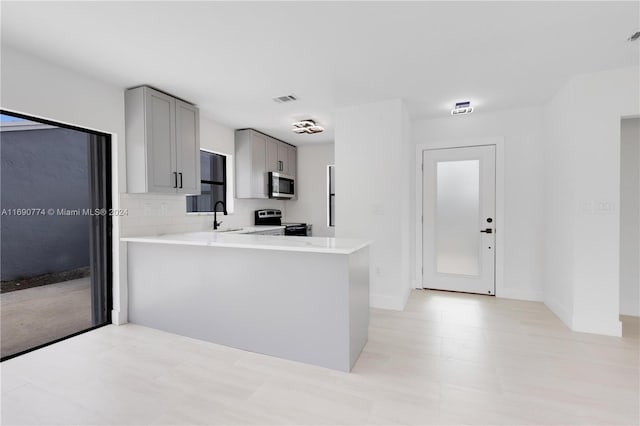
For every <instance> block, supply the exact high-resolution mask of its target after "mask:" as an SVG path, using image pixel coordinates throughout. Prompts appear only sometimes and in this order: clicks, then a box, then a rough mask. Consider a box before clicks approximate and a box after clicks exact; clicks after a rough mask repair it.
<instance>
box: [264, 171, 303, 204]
mask: <svg viewBox="0 0 640 426" xmlns="http://www.w3.org/2000/svg"><path fill="white" fill-rule="evenodd" d="M268 180H269V198H277V199H280V200H289V199H291V198H293V197H294V196H295V195H296V191H295V189H296V185H295V178H294V177H293V176H289V175H285V174H282V173H276V172H269V174H268Z"/></svg>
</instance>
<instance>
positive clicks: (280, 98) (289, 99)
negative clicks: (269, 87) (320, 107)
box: [273, 95, 298, 104]
mask: <svg viewBox="0 0 640 426" xmlns="http://www.w3.org/2000/svg"><path fill="white" fill-rule="evenodd" d="M273 100H274V101H275V102H277V103H279V104H282V103H285V102H293V101H297V100H298V98H297V97H296V95H285V96H278V97H277V98H273Z"/></svg>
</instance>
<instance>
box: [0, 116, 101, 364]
mask: <svg viewBox="0 0 640 426" xmlns="http://www.w3.org/2000/svg"><path fill="white" fill-rule="evenodd" d="M110 143H111V141H110V137H109V135H106V134H101V133H96V132H91V131H87V130H84V129H79V128H73V127H69V126H63V125H59V124H56V123H52V122H45V121H41V120H36V119H33V118H30V117H26V116H22V115H18V114H13V113H7V112H2V115H0V212H1V216H0V240H1V247H0V278H1V292H0V303H1V310H0V312H1V318H0V319H1V328H2V329H1V331H2V334H1V338H2V341H1V348H2V353H1V356H2V359H7V358H11V357H13V356H15V355H17V354H21V353H23V352H25V351H29V350H32V349H34V348H38V347H40V346H43V345H46V344H50V343H52V342H55V341H57V340H60V339H63V338H66V337H69V336H72V335H75V334H77V333H80V332H83V331H86V330H89V329H92V328H95V327H99V326H101V325H104V324H107V323H109V322H110V320H111V319H110V313H111V304H112V302H111V215H110V213H111V211H110V209H111V175H110V170H111V158H110V152H111V147H110Z"/></svg>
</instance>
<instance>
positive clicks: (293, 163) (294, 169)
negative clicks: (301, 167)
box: [287, 146, 298, 177]
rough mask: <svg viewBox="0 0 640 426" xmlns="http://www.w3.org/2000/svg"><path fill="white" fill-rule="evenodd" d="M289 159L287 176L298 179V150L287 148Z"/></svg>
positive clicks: (293, 147)
mask: <svg viewBox="0 0 640 426" xmlns="http://www.w3.org/2000/svg"><path fill="white" fill-rule="evenodd" d="M287 158H288V163H287V174H288V175H289V176H293V177H296V173H298V148H296V147H295V146H289V147H288V148H287Z"/></svg>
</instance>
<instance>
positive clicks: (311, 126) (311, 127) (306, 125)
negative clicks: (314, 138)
mask: <svg viewBox="0 0 640 426" xmlns="http://www.w3.org/2000/svg"><path fill="white" fill-rule="evenodd" d="M291 125H292V126H293V128H292V129H291V131H292V132H293V133H297V134H302V133H309V134H314V133H320V132H324V127H322V126H318V125H317V124H316V122H315V121H313V120H301V121H296V122H295V123H292V124H291Z"/></svg>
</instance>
